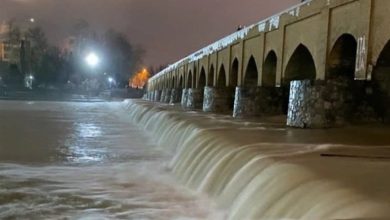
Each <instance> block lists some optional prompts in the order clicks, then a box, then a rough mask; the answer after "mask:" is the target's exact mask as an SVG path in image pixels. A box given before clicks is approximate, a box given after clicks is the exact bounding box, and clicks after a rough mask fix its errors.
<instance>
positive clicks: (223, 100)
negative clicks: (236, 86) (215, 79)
mask: <svg viewBox="0 0 390 220" xmlns="http://www.w3.org/2000/svg"><path fill="white" fill-rule="evenodd" d="M233 102H234V93H233V88H214V87H205V90H204V101H203V111H204V112H215V113H224V112H231V111H232V105H233Z"/></svg>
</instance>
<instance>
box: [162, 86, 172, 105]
mask: <svg viewBox="0 0 390 220" xmlns="http://www.w3.org/2000/svg"><path fill="white" fill-rule="evenodd" d="M171 91H172V90H171V89H165V96H164V100H163V102H164V103H169V102H170V100H171Z"/></svg>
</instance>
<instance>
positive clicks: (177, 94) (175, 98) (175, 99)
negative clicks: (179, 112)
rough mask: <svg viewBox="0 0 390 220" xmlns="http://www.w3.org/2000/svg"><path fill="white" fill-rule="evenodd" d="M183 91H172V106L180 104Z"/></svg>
mask: <svg viewBox="0 0 390 220" xmlns="http://www.w3.org/2000/svg"><path fill="white" fill-rule="evenodd" d="M181 91H182V90H181V89H172V90H171V97H170V100H169V103H170V104H175V103H180V101H181Z"/></svg>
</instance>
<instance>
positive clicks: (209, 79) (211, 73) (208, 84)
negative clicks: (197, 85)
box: [207, 64, 214, 86]
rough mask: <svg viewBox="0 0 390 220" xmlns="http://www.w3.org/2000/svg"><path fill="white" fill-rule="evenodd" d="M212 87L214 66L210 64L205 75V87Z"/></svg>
mask: <svg viewBox="0 0 390 220" xmlns="http://www.w3.org/2000/svg"><path fill="white" fill-rule="evenodd" d="M213 85H214V65H213V64H211V67H210V70H209V73H208V74H207V86H213Z"/></svg>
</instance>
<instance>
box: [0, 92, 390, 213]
mask: <svg viewBox="0 0 390 220" xmlns="http://www.w3.org/2000/svg"><path fill="white" fill-rule="evenodd" d="M389 134H390V128H389V127H388V126H383V125H372V124H371V125H370V124H366V125H359V126H346V127H344V128H335V129H317V130H303V129H292V128H286V127H285V126H284V124H283V117H275V118H273V117H272V118H263V119H261V120H258V119H245V120H240V119H232V118H231V117H230V116H227V115H216V114H206V113H201V112H193V111H190V112H183V111H182V110H180V108H178V107H177V106H176V107H175V106H170V105H165V104H153V103H149V102H146V101H141V100H128V101H126V102H28V101H1V102H0V140H1V141H0V219H137V220H138V219H140V220H147V219H157V220H165V219H166V220H168V219H174V220H175V219H176V220H189V219H191V220H193V219H210V220H219V219H221V220H222V219H229V220H257V219H260V220H262V219H267V220H269V219H272V220H274V219H307V220H312V219H389V218H390V209H389V207H390V188H389V187H388V186H389V185H390V176H389V175H388V173H389V172H390V147H389V146H390V139H389Z"/></svg>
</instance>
